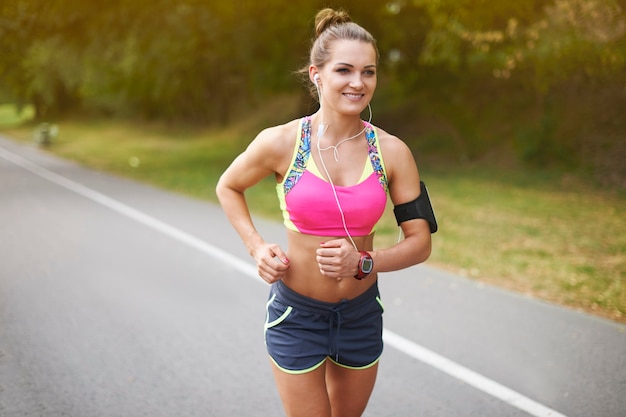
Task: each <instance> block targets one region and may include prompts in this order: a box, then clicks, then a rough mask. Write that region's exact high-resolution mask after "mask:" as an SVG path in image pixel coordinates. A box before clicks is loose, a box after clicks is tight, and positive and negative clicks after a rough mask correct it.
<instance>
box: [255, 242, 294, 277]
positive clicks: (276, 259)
mask: <svg viewBox="0 0 626 417" xmlns="http://www.w3.org/2000/svg"><path fill="white" fill-rule="evenodd" d="M252 256H253V258H254V260H255V262H256V266H257V270H258V272H259V276H260V277H261V278H262V279H263V280H264V281H265V282H267V283H268V284H272V283H274V282H276V281H279V280H281V279H283V277H284V276H285V274H286V273H287V270H288V269H289V259H287V255H285V253H284V252H283V251H282V249H281V248H280V246H278V245H276V244H274V243H264V244H262V245H260V246H259V247H258V248H257V249H256V250H255V251H254V253H253V255H252Z"/></svg>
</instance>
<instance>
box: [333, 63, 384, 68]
mask: <svg viewBox="0 0 626 417" xmlns="http://www.w3.org/2000/svg"><path fill="white" fill-rule="evenodd" d="M335 66H336V67H339V66H346V67H350V68H354V65H352V64H348V63H347V62H337V63H336V64H335ZM363 68H376V65H375V64H369V65H366V66H364V67H363Z"/></svg>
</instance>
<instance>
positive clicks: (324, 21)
mask: <svg viewBox="0 0 626 417" xmlns="http://www.w3.org/2000/svg"><path fill="white" fill-rule="evenodd" d="M348 22H352V19H351V18H350V15H349V14H348V13H347V12H345V11H343V10H334V9H330V8H327V9H322V10H320V11H319V12H318V13H317V16H315V37H316V38H318V37H319V36H320V35H321V34H322V32H324V31H325V30H326V29H328V28H329V27H331V26H335V25H340V24H342V23H348Z"/></svg>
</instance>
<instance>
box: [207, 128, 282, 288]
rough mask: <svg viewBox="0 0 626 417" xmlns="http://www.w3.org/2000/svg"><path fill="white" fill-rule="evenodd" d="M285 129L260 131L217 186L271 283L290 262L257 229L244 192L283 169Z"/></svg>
mask: <svg viewBox="0 0 626 417" xmlns="http://www.w3.org/2000/svg"><path fill="white" fill-rule="evenodd" d="M283 130H284V127H274V128H270V129H266V130H264V131H262V132H261V133H259V135H258V136H257V137H256V138H255V139H254V140H253V141H252V142H251V143H250V145H249V146H248V147H247V149H246V150H245V151H244V152H242V153H241V154H240V155H239V156H237V158H235V160H234V161H233V162H232V163H231V165H230V166H229V167H228V168H227V169H226V171H224V173H223V174H222V176H221V177H220V179H219V181H218V183H217V187H216V189H215V192H216V194H217V198H218V199H219V201H220V204H221V205H222V208H223V210H224V212H225V213H226V216H227V217H228V220H229V221H230V223H231V224H232V225H233V227H234V229H235V231H236V232H237V234H238V235H239V237H240V238H241V240H242V241H243V243H244V245H245V246H246V248H247V249H248V253H250V255H251V256H252V257H253V258H254V260H255V262H256V264H257V269H258V272H259V276H260V277H261V278H263V279H264V280H265V281H267V282H268V283H272V282H274V281H277V280H279V279H281V278H282V277H283V276H284V275H285V273H286V271H287V269H288V268H289V261H288V259H287V256H286V255H285V253H284V252H283V250H282V249H281V248H280V247H279V246H278V245H277V244H272V243H267V242H265V241H264V240H263V238H262V237H261V235H260V234H259V233H258V232H257V230H256V228H255V227H254V224H253V222H252V217H251V215H250V210H249V208H248V204H247V202H246V198H245V195H244V193H245V191H246V189H248V188H250V187H252V186H253V185H255V184H257V183H258V182H259V181H261V180H262V179H263V178H265V177H268V176H270V175H276V174H277V173H278V172H280V171H279V170H280V169H281V167H282V166H283V163H282V161H283V159H284V157H285V156H284V152H285V149H286V147H285V146H281V141H282V139H281V138H282V137H284V135H283ZM287 149H293V148H287ZM275 258H277V259H275Z"/></svg>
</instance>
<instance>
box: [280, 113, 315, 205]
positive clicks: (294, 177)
mask: <svg viewBox="0 0 626 417" xmlns="http://www.w3.org/2000/svg"><path fill="white" fill-rule="evenodd" d="M300 125H301V129H302V130H301V131H300V138H299V142H300V143H299V145H298V151H297V153H296V157H295V160H294V163H293V165H292V167H291V170H290V171H289V174H288V175H287V178H285V182H284V185H283V187H284V192H285V195H287V193H288V192H289V191H291V189H292V188H293V187H294V185H296V183H297V182H298V180H299V179H300V177H301V176H302V174H303V173H304V170H305V169H306V164H307V161H308V160H309V156H310V155H311V118H310V117H308V116H307V117H304V118H302V121H301V122H300Z"/></svg>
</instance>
